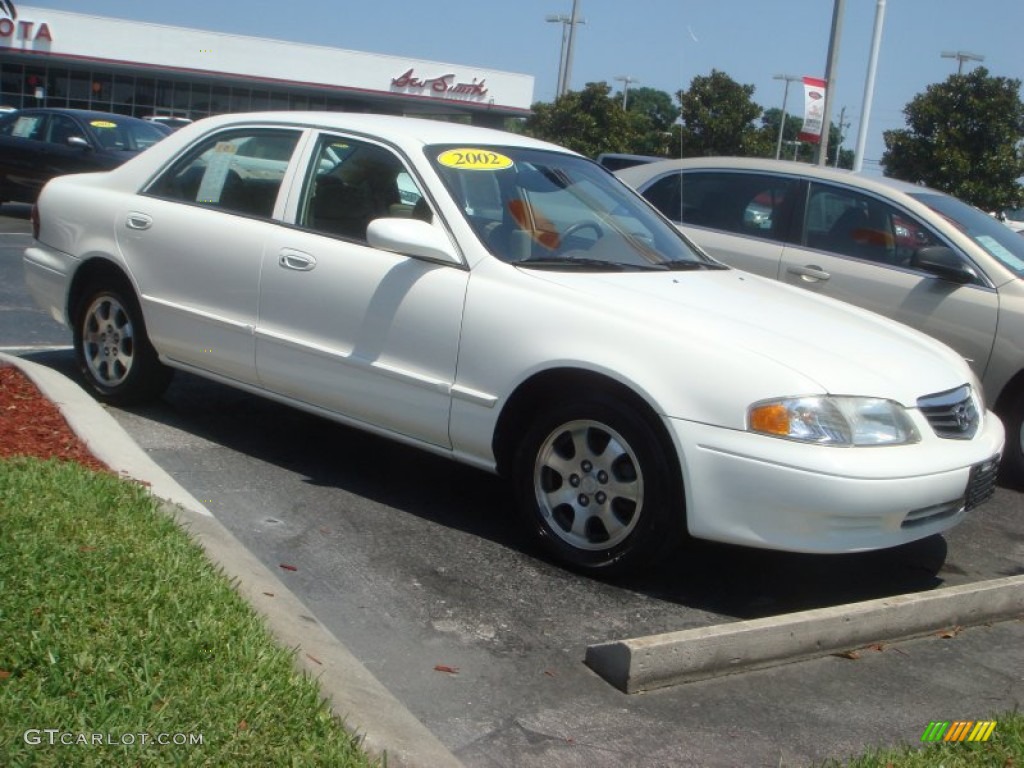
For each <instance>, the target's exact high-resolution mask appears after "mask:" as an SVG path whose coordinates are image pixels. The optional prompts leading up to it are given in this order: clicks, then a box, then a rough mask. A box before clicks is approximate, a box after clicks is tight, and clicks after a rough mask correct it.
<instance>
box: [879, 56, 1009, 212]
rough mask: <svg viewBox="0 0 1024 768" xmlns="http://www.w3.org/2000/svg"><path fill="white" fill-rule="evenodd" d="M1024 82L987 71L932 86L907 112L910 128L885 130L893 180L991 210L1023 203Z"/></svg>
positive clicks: (888, 172) (884, 161) (885, 166)
mask: <svg viewBox="0 0 1024 768" xmlns="http://www.w3.org/2000/svg"><path fill="white" fill-rule="evenodd" d="M1020 87H1021V81H1020V80H1014V79H1008V78H1005V77H993V76H990V75H989V73H988V70H987V69H985V68H984V67H977V68H975V69H974V70H972V71H971V72H969V73H967V74H957V75H951V76H950V77H949V79H947V80H946V81H945V82H944V83H937V84H934V85H930V86H928V88H927V89H926V90H925V92H924V93H922V94H918V95H917V96H915V97H914V99H913V101H911V102H910V103H909V104H908V105H907V106H906V107H905V108H904V110H903V114H904V115H905V116H906V119H907V128H905V129H900V130H894V131H886V132H885V133H884V134H883V137H884V139H885V147H886V149H885V153H884V154H883V155H882V168H883V170H884V172H885V174H886V175H887V176H893V177H895V178H897V179H902V180H904V181H909V182H912V183H923V184H927V185H928V186H930V187H934V188H935V189H940V190H942V191H944V192H948V193H949V194H951V195H955V196H956V197H959V198H960V199H962V200H964V201H966V202H968V203H971V204H972V205H976V206H977V207H979V208H981V209H983V210H986V211H995V210H1000V209H1002V208H1007V207H1012V206H1014V205H1015V204H1018V203H1019V201H1020V199H1021V197H1022V191H1024V189H1022V187H1021V184H1020V183H1019V182H1018V181H1017V180H1018V179H1019V178H1020V177H1021V176H1024V152H1022V146H1021V144H1022V141H1024V103H1022V102H1021V99H1020Z"/></svg>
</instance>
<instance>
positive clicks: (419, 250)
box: [366, 218, 462, 265]
mask: <svg viewBox="0 0 1024 768" xmlns="http://www.w3.org/2000/svg"><path fill="white" fill-rule="evenodd" d="M366 242H367V243H369V245H370V247H371V248H379V249H381V250H382V251H390V252H392V253H400V254H402V255H403V256H414V257H416V258H420V259H428V260H430V261H438V262H441V263H442V264H459V265H461V264H462V259H461V258H459V254H458V253H457V252H456V250H455V248H454V247H453V246H452V243H451V241H450V240H449V239H448V237H447V236H446V235H445V234H444V233H443V232H442V231H441V230H439V229H437V228H436V227H434V226H433V225H432V224H428V223H427V222H425V221H420V220H419V219H402V218H385V219H374V220H373V221H371V222H370V225H369V226H368V227H367V228H366Z"/></svg>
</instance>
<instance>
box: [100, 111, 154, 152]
mask: <svg viewBox="0 0 1024 768" xmlns="http://www.w3.org/2000/svg"><path fill="white" fill-rule="evenodd" d="M88 125H89V130H90V131H91V132H92V135H93V136H95V137H96V141H98V142H99V143H100V146H101V147H103V148H104V149H112V150H123V151H125V152H138V151H140V150H143V149H147V148H149V147H151V146H153V145H154V144H156V143H157V142H158V141H160V140H161V139H163V138H166V137H167V134H168V131H167V129H166V128H164V127H163V126H160V125H157V124H155V123H149V122H146V121H145V120H128V119H118V118H117V117H115V116H113V115H112V116H110V117H100V118H93V119H90V120H89V121H88Z"/></svg>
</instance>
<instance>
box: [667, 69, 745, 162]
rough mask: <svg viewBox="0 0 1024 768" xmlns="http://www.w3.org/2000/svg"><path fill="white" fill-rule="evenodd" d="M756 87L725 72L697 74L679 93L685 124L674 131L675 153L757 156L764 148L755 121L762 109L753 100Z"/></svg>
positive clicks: (694, 155)
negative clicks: (759, 149) (740, 81)
mask: <svg viewBox="0 0 1024 768" xmlns="http://www.w3.org/2000/svg"><path fill="white" fill-rule="evenodd" d="M753 95H754V86H752V85H741V84H739V83H737V82H736V81H735V80H733V79H732V78H731V77H729V76H728V75H727V74H725V73H724V72H719V71H718V70H716V69H713V70H711V74H710V75H708V76H703V75H698V76H697V77H695V78H693V80H692V81H691V82H690V88H689V90H687V91H680V92H679V93H678V94H677V98H678V99H679V104H680V111H681V113H682V121H683V122H682V125H681V126H680V127H679V129H677V130H676V131H675V134H676V136H675V139H674V141H673V144H674V145H675V146H674V147H673V154H674V155H677V156H681V157H698V156H701V155H752V154H753V155H756V154H759V152H758V148H759V146H760V145H761V142H760V141H759V134H758V130H757V127H756V126H755V124H754V121H755V120H757V118H758V117H760V116H761V112H762V109H761V107H760V106H758V105H757V104H755V103H754V102H753V101H752V100H751V97H752V96H753Z"/></svg>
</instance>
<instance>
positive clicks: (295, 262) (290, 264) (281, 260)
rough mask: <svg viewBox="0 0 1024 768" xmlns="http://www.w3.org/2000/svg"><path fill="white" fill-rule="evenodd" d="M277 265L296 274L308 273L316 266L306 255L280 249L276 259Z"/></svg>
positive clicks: (312, 259) (314, 261) (289, 249)
mask: <svg viewBox="0 0 1024 768" xmlns="http://www.w3.org/2000/svg"><path fill="white" fill-rule="evenodd" d="M277 264H278V266H279V267H283V268H284V269H294V270H295V271H297V272H309V270H311V269H313V268H314V267H315V266H316V259H314V258H313V257H312V256H310V255H309V254H308V253H303V252H302V251H295V250H292V249H291V248H284V249H282V251H281V253H280V255H278V257H277Z"/></svg>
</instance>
